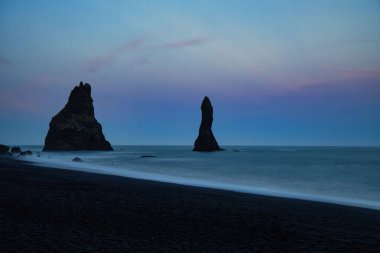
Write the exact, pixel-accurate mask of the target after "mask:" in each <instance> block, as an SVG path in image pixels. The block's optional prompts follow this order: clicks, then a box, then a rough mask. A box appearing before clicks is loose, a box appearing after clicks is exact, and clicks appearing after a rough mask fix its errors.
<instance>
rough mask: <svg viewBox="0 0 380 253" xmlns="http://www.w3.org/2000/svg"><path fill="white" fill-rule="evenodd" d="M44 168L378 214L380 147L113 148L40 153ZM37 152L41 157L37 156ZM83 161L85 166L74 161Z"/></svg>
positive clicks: (38, 149)
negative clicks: (261, 195) (307, 202)
mask: <svg viewBox="0 0 380 253" xmlns="http://www.w3.org/2000/svg"><path fill="white" fill-rule="evenodd" d="M22 148H23V149H24V150H26V149H31V150H32V151H34V154H33V156H31V157H27V158H24V159H27V160H29V161H33V162H37V163H39V164H40V165H46V166H54V167H58V168H63V169H74V170H80V171H86V172H94V173H102V174H112V175H118V176H126V177H132V178H139V179H148V180H156V181H162V182H170V183H177V184H184V185H193V186H200V187H209V188H217V189H224V190H230V191H237V192H246V193H254V194H263V195H270V196H280V197H289V198H297V199H306V200H314V201H321V202H329V203H336V204H343V205H351V206H360V207H366V208H372V209H378V210H380V147H256V146H255V147H250V146H227V147H224V148H225V151H220V152H192V151H191V150H192V147H191V146H114V149H115V151H111V152H99V151H77V152H41V150H42V146H29V147H28V146H24V147H22ZM37 152H39V154H37ZM74 157H80V158H81V159H82V160H83V161H82V162H73V161H72V159H73V158H74Z"/></svg>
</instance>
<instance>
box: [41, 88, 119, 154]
mask: <svg viewBox="0 0 380 253" xmlns="http://www.w3.org/2000/svg"><path fill="white" fill-rule="evenodd" d="M70 150H71V151H73V150H113V149H112V147H111V144H110V143H109V142H108V141H107V140H106V139H105V137H104V135H103V132H102V126H101V125H100V124H99V122H98V121H97V120H96V119H95V115H94V106H93V100H92V97H91V86H90V84H88V83H86V84H83V83H82V82H80V84H79V85H78V86H76V87H74V89H73V90H72V91H71V94H70V97H69V100H68V102H67V104H66V105H65V107H64V108H63V109H62V110H61V111H60V112H59V113H58V114H57V115H55V116H54V117H53V118H52V120H51V121H50V124H49V131H48V133H47V135H46V138H45V146H44V148H43V151H70Z"/></svg>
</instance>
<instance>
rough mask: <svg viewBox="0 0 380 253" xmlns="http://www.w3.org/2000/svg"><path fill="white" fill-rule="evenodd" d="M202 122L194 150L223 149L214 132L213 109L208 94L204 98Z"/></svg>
mask: <svg viewBox="0 0 380 253" xmlns="http://www.w3.org/2000/svg"><path fill="white" fill-rule="evenodd" d="M201 110H202V122H201V126H200V127H199V135H198V138H197V139H196V140H195V143H194V149H193V151H218V150H221V148H220V147H219V145H218V143H217V142H216V140H215V137H214V134H213V133H212V130H211V127H212V121H213V109H212V105H211V102H210V99H209V98H208V97H207V96H206V97H205V98H204V99H203V102H202V106H201Z"/></svg>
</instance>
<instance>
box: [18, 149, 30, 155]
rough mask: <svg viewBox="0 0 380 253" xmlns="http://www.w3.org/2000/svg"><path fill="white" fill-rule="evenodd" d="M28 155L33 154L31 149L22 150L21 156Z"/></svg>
mask: <svg viewBox="0 0 380 253" xmlns="http://www.w3.org/2000/svg"><path fill="white" fill-rule="evenodd" d="M27 155H33V152H32V151H30V150H27V151H22V152H21V153H20V156H27Z"/></svg>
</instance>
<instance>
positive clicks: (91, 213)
mask: <svg viewBox="0 0 380 253" xmlns="http://www.w3.org/2000/svg"><path fill="white" fill-rule="evenodd" d="M0 251H1V252H99V251H102V252H380V211H376V210H369V209H364V208H355V207H346V206H338V205H333V204H324V203H317V202H311V201H301V200H292V199H285V198H275V197H266V196H257V195H250V194H241V193H234V192H228V191H221V190H212V189H204V188H196V187H188V186H180V185H174V184H166V183H158V182H151V181H143V180H135V179H128V178H122V177H116V176H107V175H99V174H89V173H82V172H75V171H68V170H59V169H52V168H43V167H38V166H35V165H32V164H27V163H22V162H20V161H17V160H12V159H10V158H8V157H1V158H0Z"/></svg>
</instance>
